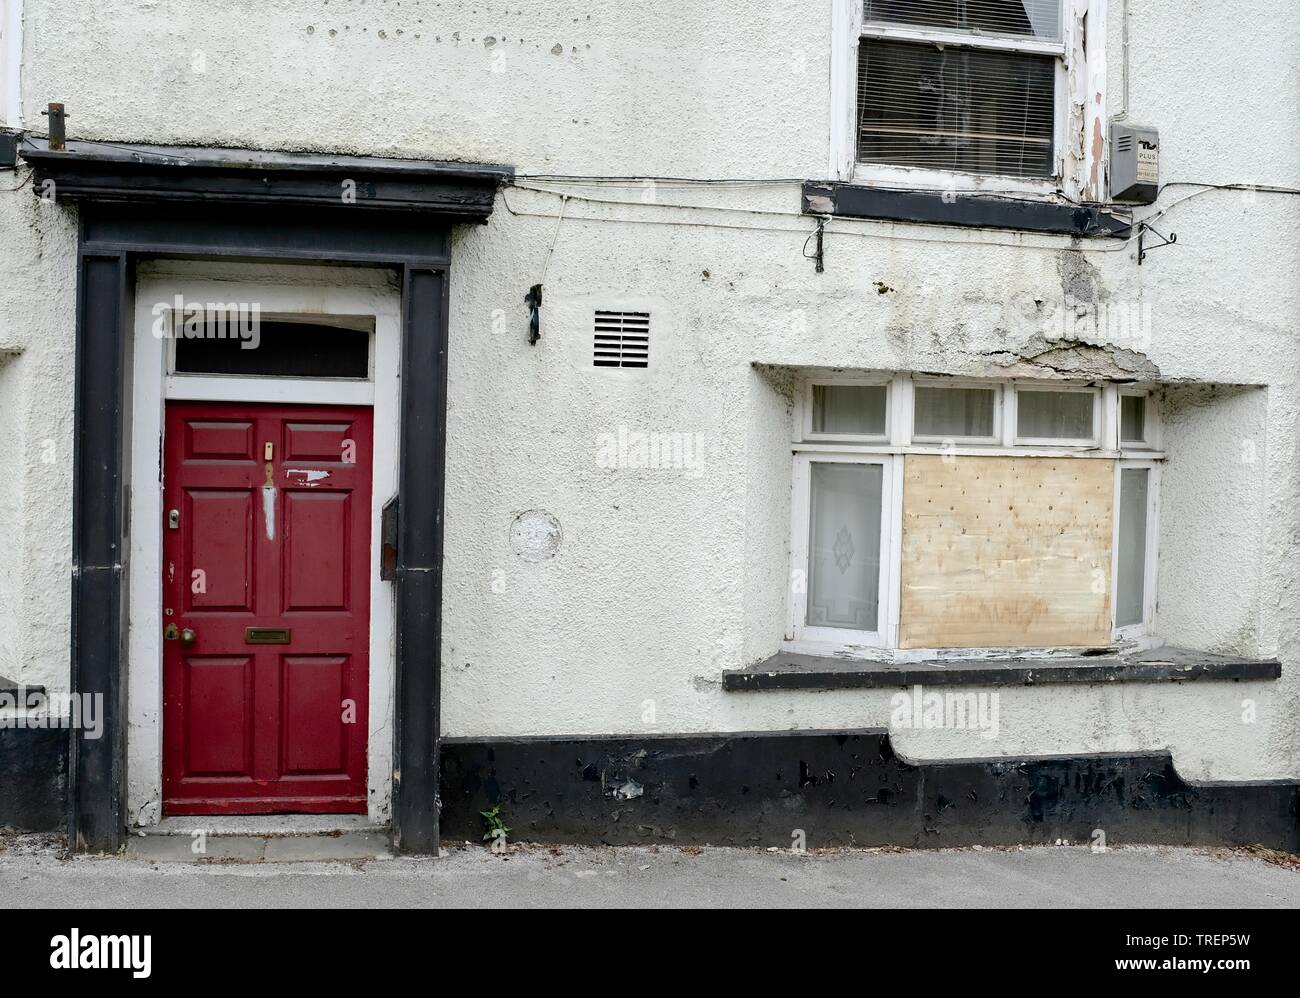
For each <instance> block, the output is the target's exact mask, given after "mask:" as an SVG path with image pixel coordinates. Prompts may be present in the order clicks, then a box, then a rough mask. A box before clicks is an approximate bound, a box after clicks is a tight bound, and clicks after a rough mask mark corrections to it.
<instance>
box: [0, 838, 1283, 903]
mask: <svg viewBox="0 0 1300 998" xmlns="http://www.w3.org/2000/svg"><path fill="white" fill-rule="evenodd" d="M1291 859H1292V860H1294V859H1295V857H1291ZM134 906H143V907H156V906H162V907H177V908H190V907H229V908H240V907H259V908H273V907H363V908H381V907H434V908H438V907H470V908H502V907H581V908H602V907H723V908H734V907H747V908H748V907H838V908H844V907H854V906H870V907H901V908H928V907H1006V908H1039V907H1060V908H1070V907H1082V908H1090V907H1108V906H1117V907H1229V908H1256V907H1259V908H1267V907H1288V908H1295V907H1300V870H1297V869H1296V867H1295V865H1294V863H1293V864H1292V865H1291V866H1290V867H1288V866H1286V865H1279V864H1278V863H1275V862H1268V861H1266V860H1265V859H1264V858H1261V857H1260V856H1259V855H1256V854H1250V853H1246V852H1241V851H1229V850H1197V849H1175V848H1163V847H1129V848H1120V849H1112V850H1110V851H1107V852H1105V853H1093V852H1091V851H1089V850H1088V849H1087V848H1086V847H1078V846H1074V847H1040V848H1029V849H1013V850H992V849H984V850H973V849H964V850H942V851H938V850H936V851H928V850H926V851H915V852H878V851H866V850H859V851H852V852H832V853H810V854H807V855H802V856H800V855H792V854H789V853H768V852H761V851H751V850H743V849H722V848H718V849H713V848H709V849H704V850H698V851H697V850H693V849H692V850H680V849H669V848H662V847H661V848H658V849H653V848H619V849H610V848H601V849H590V848H577V847H571V848H556V849H547V848H539V847H529V848H522V849H521V848H519V847H512V848H511V851H509V852H508V853H506V854H503V855H493V854H492V853H491V852H489V851H488V850H487V849H484V848H482V847H481V846H470V847H461V848H454V849H451V850H449V851H448V852H447V855H445V856H444V857H443V858H440V859H408V858H397V859H379V860H369V861H353V862H316V861H308V862H299V863H243V862H229V861H227V862H217V863H201V864H192V863H172V862H158V861H149V860H140V859H124V858H100V859H96V858H88V857H77V858H74V859H67V858H62V857H61V856H60V855H59V854H58V852H57V851H56V850H54V849H52V848H50V847H49V846H48V845H46V844H43V843H40V842H39V841H35V840H24V839H18V840H17V841H13V840H10V841H9V843H8V845H7V847H0V907H3V908H25V907H76V908H116V907H134Z"/></svg>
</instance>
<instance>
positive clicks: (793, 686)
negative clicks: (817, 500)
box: [722, 647, 1282, 693]
mask: <svg viewBox="0 0 1300 998" xmlns="http://www.w3.org/2000/svg"><path fill="white" fill-rule="evenodd" d="M1281 675H1282V663H1281V662H1280V661H1279V660H1278V659H1276V658H1270V659H1254V658H1241V657H1238V656H1232V655H1216V654H1214V653H1212V652H1202V651H1191V650H1188V649H1183V648H1170V647H1163V648H1154V649H1150V650H1147V651H1138V652H1133V653H1131V654H1116V655H1098V656H1089V657H1081V658H1004V659H990V658H967V659H945V660H943V661H930V662H908V663H894V662H872V661H864V660H861V659H846V658H831V657H828V656H820V655H804V654H798V653H795V652H778V653H777V654H775V655H773V656H772V657H771V658H769V659H767V660H765V661H763V662H757V663H755V664H754V665H750V666H746V667H745V668H743V669H736V670H733V671H730V672H724V673H723V674H722V688H723V689H724V690H726V691H728V692H733V693H743V692H759V691H763V690H854V689H898V688H903V687H908V686H916V685H922V686H1040V685H1045V684H1051V683H1055V684H1061V683H1160V682H1188V681H1191V680H1197V679H1201V680H1204V679H1211V680H1216V679H1217V680H1242V679H1248V680H1265V679H1277V678H1278V677H1279V676H1281Z"/></svg>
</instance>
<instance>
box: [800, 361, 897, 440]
mask: <svg viewBox="0 0 1300 998" xmlns="http://www.w3.org/2000/svg"><path fill="white" fill-rule="evenodd" d="M892 380H893V379H892V376H891V375H888V374H868V375H830V376H828V377H822V378H810V379H808V380H807V381H806V382H805V383H804V388H803V397H804V399H805V400H806V404H805V405H804V406H803V407H802V409H803V416H802V425H801V427H800V436H799V437H798V439H803V440H818V441H822V442H828V443H867V444H883V443H888V442H889V440H891V439H892V437H891V435H890V431H891V429H892V427H893V423H894V412H893V406H891V405H890V395H891V394H892V393H891V392H890V391H889V386H890V383H891V381H892ZM814 387H832V388H844V387H864V388H881V387H883V388H884V389H885V431H884V432H883V433H824V432H822V433H814V432H813V388H814Z"/></svg>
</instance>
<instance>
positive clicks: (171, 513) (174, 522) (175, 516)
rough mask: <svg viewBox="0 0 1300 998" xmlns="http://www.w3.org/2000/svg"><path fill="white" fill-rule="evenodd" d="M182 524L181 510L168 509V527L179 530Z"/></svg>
mask: <svg viewBox="0 0 1300 998" xmlns="http://www.w3.org/2000/svg"><path fill="white" fill-rule="evenodd" d="M180 525H181V511H180V510H179V509H169V510H168V511H167V529H168V530H177V529H179V528H180Z"/></svg>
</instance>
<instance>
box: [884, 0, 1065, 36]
mask: <svg viewBox="0 0 1300 998" xmlns="http://www.w3.org/2000/svg"><path fill="white" fill-rule="evenodd" d="M863 16H864V19H865V20H866V21H867V22H868V23H870V22H877V23H883V24H890V25H899V26H908V27H915V28H939V29H942V30H944V31H972V32H982V33H985V34H997V35H1016V36H1025V37H1031V38H1050V39H1057V38H1059V37H1060V34H1061V0H866V8H865V9H864V11H863Z"/></svg>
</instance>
